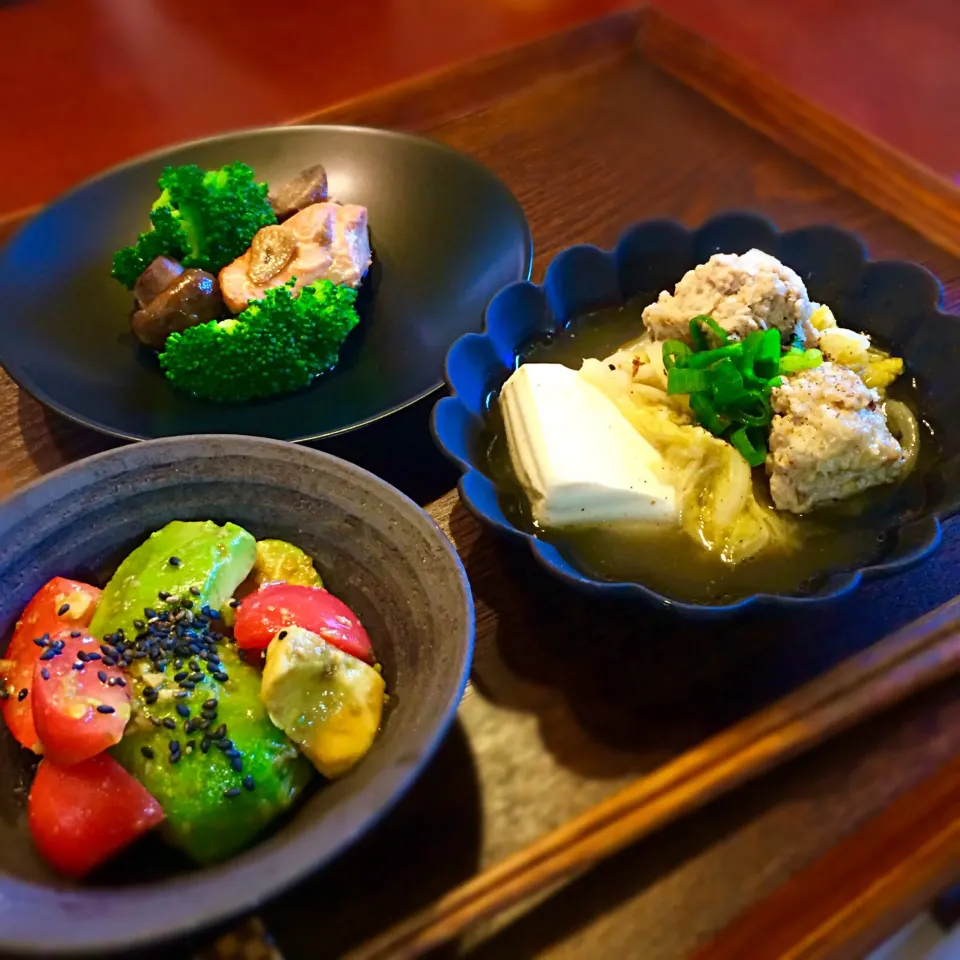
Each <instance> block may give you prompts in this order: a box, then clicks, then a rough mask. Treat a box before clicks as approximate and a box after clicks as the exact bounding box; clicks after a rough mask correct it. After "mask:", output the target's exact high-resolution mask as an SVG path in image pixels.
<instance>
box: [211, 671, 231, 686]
mask: <svg viewBox="0 0 960 960" xmlns="http://www.w3.org/2000/svg"><path fill="white" fill-rule="evenodd" d="M213 678H214V680H219V681H220V682H221V683H226V682H227V681H228V680H229V679H230V677H229V676H228V675H227V674H226V673H224V672H223V671H222V670H218V671H217V672H216V673H215V674H214V675H213Z"/></svg>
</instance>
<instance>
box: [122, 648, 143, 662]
mask: <svg viewBox="0 0 960 960" xmlns="http://www.w3.org/2000/svg"><path fill="white" fill-rule="evenodd" d="M129 652H130V651H129V650H128V651H127V653H129ZM123 658H124V660H126V658H127V654H126V653H125V654H124V655H123ZM133 659H134V660H146V659H147V651H146V650H138V651H137V652H136V653H135V654H134V655H133Z"/></svg>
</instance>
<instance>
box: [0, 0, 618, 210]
mask: <svg viewBox="0 0 960 960" xmlns="http://www.w3.org/2000/svg"><path fill="white" fill-rule="evenodd" d="M632 3H633V0H547V2H544V0H483V2H482V3H476V2H468V0H364V2H363V3H331V2H327V3H318V2H316V0H285V2H283V3H274V4H263V3H262V2H259V0H0V114H2V116H3V118H4V130H3V133H2V134H0V140H2V143H3V147H4V149H3V150H0V215H3V214H7V213H10V212H12V211H14V210H18V209H21V208H25V207H29V206H31V205H34V204H37V203H43V202H46V201H47V200H49V199H50V198H51V197H53V196H55V195H56V194H58V193H60V192H61V191H62V190H65V189H66V188H67V187H69V186H71V185H72V184H73V183H75V182H77V181H79V180H82V179H84V178H85V177H88V176H91V175H92V174H94V173H97V172H98V171H100V170H102V169H104V168H105V167H110V166H113V165H114V164H116V163H120V162H121V161H123V160H126V159H128V158H129V157H132V156H136V155H137V154H139V153H144V152H146V151H148V150H154V149H157V148H158V147H162V146H166V145H167V144H170V143H176V142H178V141H181V140H190V139H193V138H195V137H203V136H208V135H210V134H213V133H219V132H222V131H225V130H233V129H237V128H239V127H250V126H263V125H268V124H274V123H289V122H290V121H291V120H293V119H295V118H296V117H302V116H306V115H308V114H311V113H315V112H316V111H318V110H320V109H322V108H324V107H327V106H330V105H331V104H335V103H339V102H341V101H344V100H350V99H353V98H355V97H358V96H361V95H363V94H368V93H370V92H371V91H373V90H375V89H380V88H382V87H384V86H385V85H388V84H391V83H396V82H398V81H401V80H406V79H409V78H410V77H413V76H417V75H420V74H423V73H428V72H430V71H432V70H436V69H439V68H441V67H446V66H450V65H452V64H455V63H460V62H466V61H471V60H475V59H477V58H478V57H482V56H486V55H489V54H492V53H495V52H498V51H502V50H506V49H509V48H511V47H514V46H517V45H519V44H525V43H529V42H530V41H532V40H535V39H536V38H538V37H543V36H549V35H550V34H553V33H555V32H557V31H560V30H563V29H565V28H567V27H569V26H571V25H573V24H576V23H579V22H581V21H586V20H591V19H594V18H597V17H599V16H601V15H603V14H605V13H609V12H610V11H612V10H615V9H618V8H622V7H625V6H628V5H632Z"/></svg>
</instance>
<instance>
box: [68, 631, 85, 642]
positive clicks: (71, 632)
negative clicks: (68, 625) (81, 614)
mask: <svg viewBox="0 0 960 960" xmlns="http://www.w3.org/2000/svg"><path fill="white" fill-rule="evenodd" d="M70 636H71V637H73V639H74V640H76V639H77V638H78V637H82V636H83V634H82V633H81V632H80V631H79V630H71V631H70Z"/></svg>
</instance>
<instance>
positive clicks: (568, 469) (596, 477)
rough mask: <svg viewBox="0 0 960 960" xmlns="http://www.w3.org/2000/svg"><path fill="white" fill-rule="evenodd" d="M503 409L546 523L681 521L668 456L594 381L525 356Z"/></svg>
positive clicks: (517, 460)
mask: <svg viewBox="0 0 960 960" xmlns="http://www.w3.org/2000/svg"><path fill="white" fill-rule="evenodd" d="M500 408H501V411H502V413H503V419H504V423H505V426H506V434H507V445H508V447H509V451H510V459H511V461H512V463H513V467H514V470H515V471H516V474H517V478H518V479H519V481H520V483H521V484H522V486H523V487H524V489H525V491H526V493H527V495H528V496H529V498H530V503H531V506H532V509H533V516H534V519H535V520H536V522H537V523H538V524H539V525H540V526H541V527H544V528H550V527H569V526H584V525H589V526H598V525H600V524H606V523H615V522H624V521H631V522H641V523H650V524H661V525H666V524H677V523H679V519H680V517H679V505H678V503H677V495H676V490H675V489H674V488H673V487H672V486H670V485H669V484H668V483H666V482H664V479H663V478H664V477H665V476H666V473H665V469H664V464H663V458H662V457H661V456H660V454H659V453H658V452H657V451H656V450H655V449H654V447H652V446H651V445H650V444H649V443H648V442H647V441H646V440H645V439H644V438H643V437H642V436H641V435H640V434H639V433H638V432H637V431H636V430H635V429H634V428H633V426H631V424H630V422H629V421H628V420H627V419H626V417H624V416H623V414H622V413H621V412H620V411H619V410H618V409H617V407H616V404H614V403H613V401H611V400H609V399H608V398H607V397H606V396H604V394H603V393H602V392H601V391H600V390H598V389H597V388H596V387H595V386H593V384H591V383H588V382H587V381H586V380H584V378H583V377H581V376H580V375H579V374H578V373H577V372H576V371H575V370H571V369H569V368H568V367H564V366H562V365H560V364H555V363H527V364H524V365H523V366H521V367H520V368H519V369H518V370H516V371H515V372H514V373H513V374H512V375H511V377H510V379H509V380H508V381H507V382H506V383H505V384H504V385H503V390H502V392H501V394H500Z"/></svg>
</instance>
